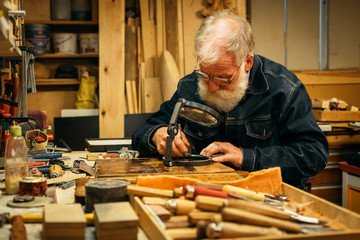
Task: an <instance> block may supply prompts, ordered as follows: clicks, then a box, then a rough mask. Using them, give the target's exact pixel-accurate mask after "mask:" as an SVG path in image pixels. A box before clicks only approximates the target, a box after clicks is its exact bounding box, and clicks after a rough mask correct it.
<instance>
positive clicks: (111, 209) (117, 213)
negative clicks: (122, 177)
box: [94, 202, 139, 229]
mask: <svg viewBox="0 0 360 240" xmlns="http://www.w3.org/2000/svg"><path fill="white" fill-rule="evenodd" d="M94 209H95V217H96V221H95V224H96V229H99V228H100V229H118V228H136V229H137V227H138V223H139V217H138V216H137V215H136V213H135V211H134V209H133V208H132V207H131V205H130V203H129V202H114V203H99V204H94Z"/></svg>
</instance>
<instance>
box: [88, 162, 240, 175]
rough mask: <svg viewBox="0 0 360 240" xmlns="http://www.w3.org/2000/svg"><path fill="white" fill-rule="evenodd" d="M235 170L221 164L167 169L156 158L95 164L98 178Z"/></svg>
mask: <svg viewBox="0 0 360 240" xmlns="http://www.w3.org/2000/svg"><path fill="white" fill-rule="evenodd" d="M234 171H235V170H234V169H232V168H230V167H227V166H225V165H223V164H221V163H211V164H209V165H206V166H191V167H184V166H174V167H166V166H165V165H164V164H163V161H161V160H159V159H155V158H136V159H135V158H134V159H129V160H125V159H106V160H97V161H96V164H95V176H96V177H118V176H131V175H149V174H176V175H179V174H184V173H186V174H199V173H224V172H234Z"/></svg>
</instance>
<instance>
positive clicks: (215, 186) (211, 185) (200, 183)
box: [194, 182, 224, 191]
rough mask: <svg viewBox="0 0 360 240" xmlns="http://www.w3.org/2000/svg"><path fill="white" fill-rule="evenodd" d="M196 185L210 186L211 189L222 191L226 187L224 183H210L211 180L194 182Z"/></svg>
mask: <svg viewBox="0 0 360 240" xmlns="http://www.w3.org/2000/svg"><path fill="white" fill-rule="evenodd" d="M194 185H195V186H201V187H206V188H210V189H213V190H218V191H222V189H223V187H224V185H221V184H216V183H209V182H196V183H194Z"/></svg>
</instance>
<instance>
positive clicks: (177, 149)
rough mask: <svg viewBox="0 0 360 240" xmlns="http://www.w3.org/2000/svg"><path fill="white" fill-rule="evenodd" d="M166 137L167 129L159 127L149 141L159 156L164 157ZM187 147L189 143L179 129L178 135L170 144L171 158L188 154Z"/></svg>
mask: <svg viewBox="0 0 360 240" xmlns="http://www.w3.org/2000/svg"><path fill="white" fill-rule="evenodd" d="M167 136H168V134H167V127H160V128H159V129H157V130H156V131H155V133H154V135H153V137H152V139H151V141H152V142H153V143H154V144H155V145H156V148H157V151H158V152H159V154H161V155H165V148H166V138H167ZM189 146H190V143H189V141H188V140H187V138H186V136H185V134H184V133H183V132H182V131H181V129H179V132H178V134H177V135H176V136H175V138H174V141H173V142H172V153H171V156H173V157H176V156H182V155H184V154H185V153H187V152H188V147H189Z"/></svg>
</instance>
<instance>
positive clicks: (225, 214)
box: [221, 207, 301, 233]
mask: <svg viewBox="0 0 360 240" xmlns="http://www.w3.org/2000/svg"><path fill="white" fill-rule="evenodd" d="M221 214H222V218H223V220H224V221H235V222H239V223H244V224H251V225H258V226H265V227H277V228H279V229H283V230H286V231H290V232H297V233H299V232H301V229H300V225H299V224H298V223H295V222H290V221H286V220H281V219H276V218H272V217H267V216H263V215H260V214H256V213H251V212H248V211H243V210H240V209H236V208H229V207H225V208H223V210H222V212H221Z"/></svg>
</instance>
